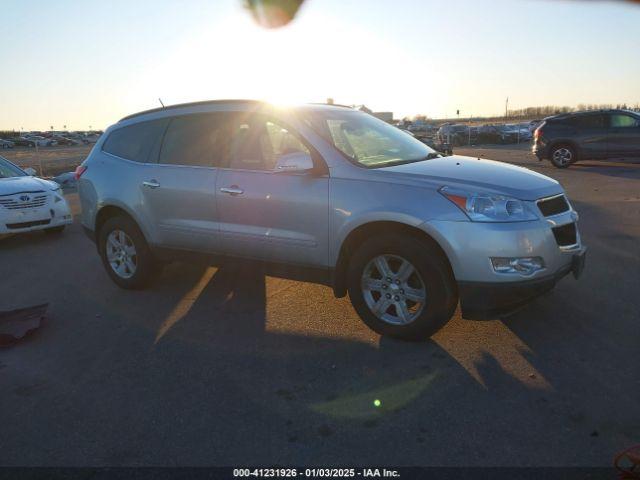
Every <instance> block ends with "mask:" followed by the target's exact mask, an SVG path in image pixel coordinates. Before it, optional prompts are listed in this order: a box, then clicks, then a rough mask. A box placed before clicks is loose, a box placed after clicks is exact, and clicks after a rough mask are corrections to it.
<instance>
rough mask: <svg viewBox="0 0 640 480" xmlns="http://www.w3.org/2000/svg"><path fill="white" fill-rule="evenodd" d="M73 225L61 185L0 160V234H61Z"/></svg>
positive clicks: (2, 159) (3, 159)
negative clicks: (42, 231)
mask: <svg viewBox="0 0 640 480" xmlns="http://www.w3.org/2000/svg"><path fill="white" fill-rule="evenodd" d="M27 170H29V169H27ZM72 222H73V217H72V215H71V209H70V208H69V204H68V203H67V201H66V200H65V198H64V196H63V195H62V190H61V189H60V185H58V184H57V183H56V182H50V181H49V180H43V179H41V178H36V177H32V176H31V175H30V174H29V173H27V172H26V171H24V170H22V169H21V168H19V167H18V166H16V165H14V164H13V163H11V162H10V161H9V160H7V159H6V158H4V157H0V235H4V234H9V233H23V232H30V231H33V230H44V231H45V232H47V233H60V232H62V230H64V227H65V226H66V225H68V224H70V223H72Z"/></svg>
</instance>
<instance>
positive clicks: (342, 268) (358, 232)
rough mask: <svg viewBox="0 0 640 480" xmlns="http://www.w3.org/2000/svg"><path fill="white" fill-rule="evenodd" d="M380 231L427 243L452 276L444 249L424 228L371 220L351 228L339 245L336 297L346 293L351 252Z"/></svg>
mask: <svg viewBox="0 0 640 480" xmlns="http://www.w3.org/2000/svg"><path fill="white" fill-rule="evenodd" d="M382 233H403V234H405V235H409V236H412V237H414V238H417V239H419V240H421V241H424V242H427V243H429V244H430V245H432V246H433V247H434V248H435V249H436V251H438V252H439V253H440V254H441V255H442V257H443V258H444V259H445V260H446V261H447V264H448V265H449V268H450V270H451V274H452V276H453V269H452V267H451V261H450V259H449V256H448V255H447V253H446V251H445V249H444V248H442V246H441V245H440V243H439V242H438V241H437V240H436V239H435V238H434V237H433V236H431V235H430V234H429V233H427V232H426V231H425V230H422V229H420V228H418V227H417V226H414V225H410V224H407V223H402V222H398V221H390V220H380V221H371V222H367V223H364V224H361V225H358V226H357V227H355V228H354V229H353V230H351V231H350V232H349V233H348V234H347V236H346V237H345V239H344V240H343V242H342V244H341V245H340V251H339V253H338V258H337V260H336V264H335V267H334V270H333V279H332V280H333V281H332V284H333V293H334V295H335V296H336V297H337V298H340V297H344V296H346V294H347V269H348V266H349V260H350V258H351V256H352V255H353V253H354V252H355V251H356V249H357V248H358V246H360V245H362V243H363V242H364V241H366V240H367V239H368V238H370V237H371V236H372V235H379V234H382Z"/></svg>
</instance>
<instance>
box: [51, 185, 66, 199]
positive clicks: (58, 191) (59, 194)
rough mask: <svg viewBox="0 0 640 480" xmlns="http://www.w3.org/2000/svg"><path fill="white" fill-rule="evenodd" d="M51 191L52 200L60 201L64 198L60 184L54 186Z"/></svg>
mask: <svg viewBox="0 0 640 480" xmlns="http://www.w3.org/2000/svg"><path fill="white" fill-rule="evenodd" d="M52 192H53V199H54V200H53V201H54V202H55V203H58V202H61V201H62V200H64V194H63V193H62V188H60V186H58V188H54V189H52Z"/></svg>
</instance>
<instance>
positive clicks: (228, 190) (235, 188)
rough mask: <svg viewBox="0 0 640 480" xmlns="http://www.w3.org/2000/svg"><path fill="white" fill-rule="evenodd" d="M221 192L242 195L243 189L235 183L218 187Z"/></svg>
mask: <svg viewBox="0 0 640 480" xmlns="http://www.w3.org/2000/svg"><path fill="white" fill-rule="evenodd" d="M220 191H221V192H223V193H228V194H229V195H242V194H243V193H244V190H242V189H241V188H239V187H238V186H237V185H231V186H230V187H222V188H221V189H220Z"/></svg>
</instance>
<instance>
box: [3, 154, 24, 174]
mask: <svg viewBox="0 0 640 480" xmlns="http://www.w3.org/2000/svg"><path fill="white" fill-rule="evenodd" d="M25 176H27V174H26V173H24V172H23V171H22V170H21V169H19V168H18V167H16V166H15V165H14V164H13V163H11V162H10V161H9V160H7V159H6V158H4V157H0V178H11V177H25Z"/></svg>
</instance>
